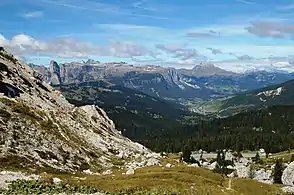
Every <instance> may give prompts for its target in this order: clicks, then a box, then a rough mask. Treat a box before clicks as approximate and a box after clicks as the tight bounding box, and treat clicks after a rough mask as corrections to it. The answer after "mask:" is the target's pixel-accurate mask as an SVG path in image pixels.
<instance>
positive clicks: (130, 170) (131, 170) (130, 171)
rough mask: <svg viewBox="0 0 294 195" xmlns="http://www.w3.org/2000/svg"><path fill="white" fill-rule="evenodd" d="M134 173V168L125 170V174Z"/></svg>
mask: <svg viewBox="0 0 294 195" xmlns="http://www.w3.org/2000/svg"><path fill="white" fill-rule="evenodd" d="M134 174H135V170H134V169H129V170H128V171H127V172H126V175H134Z"/></svg>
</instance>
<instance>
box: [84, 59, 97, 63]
mask: <svg viewBox="0 0 294 195" xmlns="http://www.w3.org/2000/svg"><path fill="white" fill-rule="evenodd" d="M84 64H100V62H99V61H96V60H93V59H88V60H87V61H86V62H84Z"/></svg>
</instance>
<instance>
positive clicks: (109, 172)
mask: <svg viewBox="0 0 294 195" xmlns="http://www.w3.org/2000/svg"><path fill="white" fill-rule="evenodd" d="M102 174H103V175H110V174H112V171H111V170H106V171H104V172H103V173H102Z"/></svg>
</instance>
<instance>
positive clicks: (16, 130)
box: [0, 48, 157, 171]
mask: <svg viewBox="0 0 294 195" xmlns="http://www.w3.org/2000/svg"><path fill="white" fill-rule="evenodd" d="M0 70H1V71H0V83H1V86H0V94H1V96H0V162H1V165H2V166H4V167H10V166H16V167H22V168H30V167H31V168H34V169H36V168H37V167H39V168H50V169H58V170H63V171H83V170H85V169H91V170H94V171H99V170H103V169H106V168H109V167H112V166H121V167H124V166H127V164H130V163H132V162H133V161H135V162H141V164H143V165H146V164H148V162H149V161H148V157H149V158H152V159H154V158H155V157H156V156H157V155H156V154H153V153H152V152H151V151H150V150H149V149H147V148H145V147H144V146H142V145H140V144H138V143H134V142H132V141H131V140H129V139H127V138H125V137H123V136H122V135H121V133H120V132H119V131H117V130H116V128H115V125H114V123H113V121H112V120H110V119H109V118H108V116H107V115H106V113H105V112H104V111H103V110H102V109H100V108H99V107H97V106H93V105H88V106H82V107H74V106H73V105H71V104H69V103H68V102H67V100H66V99H65V98H64V97H63V95H62V94H61V93H60V92H59V91H57V90H55V89H54V88H52V87H51V86H50V85H49V84H47V83H45V82H43V81H42V79H41V77H42V76H41V75H40V74H39V73H37V72H35V71H34V70H33V69H32V68H30V67H29V66H27V65H25V64H23V63H21V62H19V61H18V60H17V59H15V58H14V57H13V56H12V55H11V54H9V53H7V52H6V51H5V50H4V49H3V48H1V51H0ZM54 71H58V70H56V69H53V72H54ZM118 162H119V163H118ZM150 164H152V163H150V162H149V165H150Z"/></svg>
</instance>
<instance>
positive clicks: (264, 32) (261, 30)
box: [245, 21, 294, 38]
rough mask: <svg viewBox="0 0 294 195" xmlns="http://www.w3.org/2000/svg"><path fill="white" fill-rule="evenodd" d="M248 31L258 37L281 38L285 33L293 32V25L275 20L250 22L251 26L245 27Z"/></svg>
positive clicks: (290, 33)
mask: <svg viewBox="0 0 294 195" xmlns="http://www.w3.org/2000/svg"><path fill="white" fill-rule="evenodd" d="M245 29H246V30H248V32H250V33H252V34H254V35H256V36H259V37H273V38H283V37H285V36H286V35H292V34H294V25H293V24H286V23H281V22H275V21H258V22H252V24H251V26H249V27H246V28H245Z"/></svg>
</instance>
